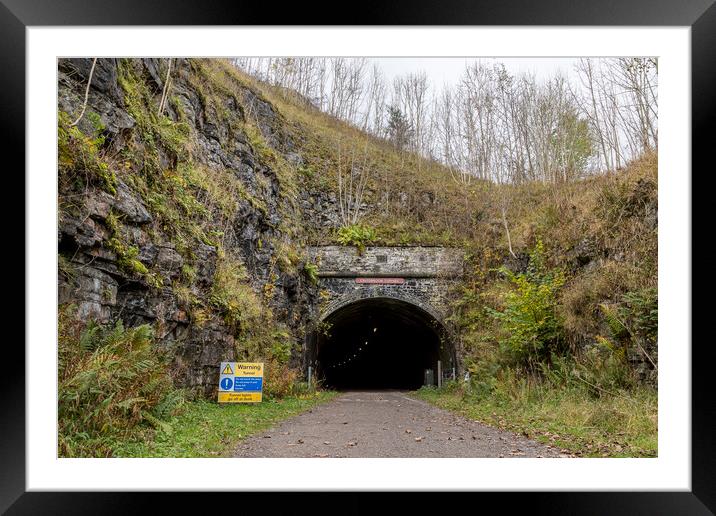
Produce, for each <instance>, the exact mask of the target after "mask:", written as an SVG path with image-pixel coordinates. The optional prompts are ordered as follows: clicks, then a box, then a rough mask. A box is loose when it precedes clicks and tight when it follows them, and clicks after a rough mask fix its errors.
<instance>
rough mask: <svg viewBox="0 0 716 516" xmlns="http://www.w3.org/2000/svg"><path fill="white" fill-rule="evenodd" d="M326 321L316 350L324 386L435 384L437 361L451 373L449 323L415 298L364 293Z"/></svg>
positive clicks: (334, 387) (394, 387)
mask: <svg viewBox="0 0 716 516" xmlns="http://www.w3.org/2000/svg"><path fill="white" fill-rule="evenodd" d="M324 322H325V323H327V325H326V326H327V330H326V331H325V332H323V333H320V334H318V335H316V336H315V355H314V356H315V358H316V360H315V366H316V369H315V371H316V376H317V378H319V379H321V380H322V381H323V385H324V386H326V387H329V388H333V389H339V390H350V389H401V390H403V389H404V390H413V389H417V388H419V387H421V386H422V385H425V384H426V382H427V383H431V384H437V369H438V361H440V364H441V370H442V371H445V372H447V374H448V375H449V374H451V373H452V368H453V366H454V354H453V353H452V351H451V347H450V344H449V342H448V339H447V332H446V331H445V328H444V327H443V325H442V324H441V323H440V322H439V321H438V320H437V319H436V318H435V317H434V316H432V315H431V314H429V313H428V312H427V311H425V310H423V309H422V308H420V307H418V306H416V305H415V304H412V303H409V302H406V301H401V300H397V299H392V298H370V299H363V300H360V301H355V302H353V303H351V304H348V305H346V306H343V307H341V308H339V309H338V310H336V311H335V312H333V313H332V314H330V315H329V316H328V317H327V318H326V319H325V321H324ZM426 370H431V371H432V376H430V375H426ZM426 376H427V380H426Z"/></svg>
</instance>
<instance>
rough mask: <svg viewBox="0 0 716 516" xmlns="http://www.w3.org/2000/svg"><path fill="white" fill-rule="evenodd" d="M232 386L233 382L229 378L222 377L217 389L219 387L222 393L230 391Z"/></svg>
mask: <svg viewBox="0 0 716 516" xmlns="http://www.w3.org/2000/svg"><path fill="white" fill-rule="evenodd" d="M233 385H234V380H233V379H232V378H229V377H224V378H222V379H221V381H220V382H219V387H220V390H222V391H230V390H231V388H232V387H233Z"/></svg>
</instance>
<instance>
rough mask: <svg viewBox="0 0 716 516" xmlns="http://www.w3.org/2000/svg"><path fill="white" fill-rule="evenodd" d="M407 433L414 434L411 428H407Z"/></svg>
mask: <svg viewBox="0 0 716 516" xmlns="http://www.w3.org/2000/svg"><path fill="white" fill-rule="evenodd" d="M405 433H406V434H412V433H413V431H412V430H411V429H410V428H406V429H405Z"/></svg>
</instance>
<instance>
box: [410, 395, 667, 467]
mask: <svg viewBox="0 0 716 516" xmlns="http://www.w3.org/2000/svg"><path fill="white" fill-rule="evenodd" d="M501 387H502V388H503V389H498V392H497V393H496V394H494V395H491V396H484V397H478V396H476V395H474V394H471V393H470V392H469V391H468V390H467V389H465V386H464V385H461V384H457V383H455V384H451V385H448V386H445V387H443V388H441V389H437V388H434V387H432V388H431V387H424V388H422V389H420V390H419V391H417V392H416V393H415V396H416V397H418V398H420V399H422V400H425V401H427V402H430V403H432V404H434V405H436V406H438V407H441V408H444V409H447V410H450V411H452V412H456V413H458V414H461V415H463V416H465V417H468V418H470V419H472V420H476V421H479V422H481V423H484V424H487V425H490V426H493V427H497V428H500V429H503V430H509V431H512V432H515V433H518V434H522V435H524V436H526V437H529V438H531V439H534V440H536V441H539V442H542V443H545V444H549V445H552V446H555V447H558V448H562V449H565V450H568V451H570V452H572V453H574V454H575V455H576V456H579V457H656V456H657V450H658V448H657V446H658V439H657V393H656V390H653V389H651V388H648V387H639V388H637V389H634V390H631V391H620V392H618V393H613V394H611V395H603V396H602V397H598V398H595V397H593V395H591V394H589V393H588V392H587V391H586V390H584V389H580V388H575V387H565V388H561V389H560V388H554V387H548V388H543V387H539V386H529V385H526V384H522V385H521V386H518V385H517V384H515V383H511V384H510V385H506V384H503V385H502V386H501ZM506 391H511V392H506Z"/></svg>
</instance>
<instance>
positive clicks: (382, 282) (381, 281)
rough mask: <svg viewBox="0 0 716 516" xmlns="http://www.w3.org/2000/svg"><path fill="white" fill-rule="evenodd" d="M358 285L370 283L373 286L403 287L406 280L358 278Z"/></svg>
mask: <svg viewBox="0 0 716 516" xmlns="http://www.w3.org/2000/svg"><path fill="white" fill-rule="evenodd" d="M356 283H368V284H371V285H402V284H403V283H405V278H356Z"/></svg>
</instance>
